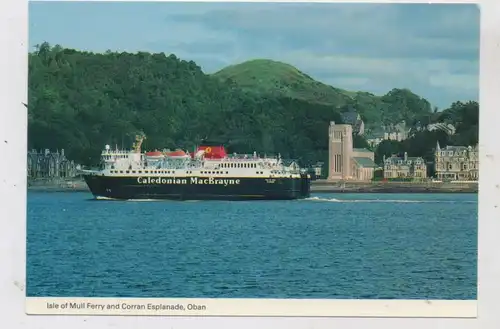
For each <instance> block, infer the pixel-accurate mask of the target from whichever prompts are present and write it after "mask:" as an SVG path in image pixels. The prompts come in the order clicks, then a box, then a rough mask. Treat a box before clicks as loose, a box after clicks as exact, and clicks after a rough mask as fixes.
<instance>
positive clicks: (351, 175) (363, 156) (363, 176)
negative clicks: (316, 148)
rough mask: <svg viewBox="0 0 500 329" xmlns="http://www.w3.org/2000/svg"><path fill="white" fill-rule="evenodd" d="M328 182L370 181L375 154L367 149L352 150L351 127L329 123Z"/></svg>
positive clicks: (373, 168) (374, 166)
mask: <svg viewBox="0 0 500 329" xmlns="http://www.w3.org/2000/svg"><path fill="white" fill-rule="evenodd" d="M328 135H329V150H328V159H329V161H328V180H330V181H340V180H342V181H344V180H350V181H370V180H371V179H372V178H373V173H374V170H375V168H376V167H377V165H376V164H375V162H374V158H375V154H374V153H373V152H371V151H369V150H367V149H357V148H353V139H352V135H353V130H352V126H351V125H347V124H340V125H339V124H335V122H333V121H332V122H330V127H329V133H328Z"/></svg>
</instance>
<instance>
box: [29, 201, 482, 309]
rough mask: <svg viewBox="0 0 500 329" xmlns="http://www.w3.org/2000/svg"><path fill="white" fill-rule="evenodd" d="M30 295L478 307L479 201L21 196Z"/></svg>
mask: <svg viewBox="0 0 500 329" xmlns="http://www.w3.org/2000/svg"><path fill="white" fill-rule="evenodd" d="M27 272H28V273H27V275H28V277H27V279H28V281H27V294H28V296H73V297H76V296H84V297H106V296H116V297H142V296H143V297H243V298H251V297H266V298H405V299H424V298H426V299H427V298H428V299H475V298H476V287H477V284H476V283H477V195H463V194H460V195H459V194H446V195H445V194H442V195H439V194H325V195H321V194H317V195H314V197H313V198H311V199H310V200H300V201H265V202H260V201H254V202H215V201H200V202H174V201H141V202H139V201H124V202H120V201H94V200H90V194H88V193H40V192H30V193H29V194H28V258H27Z"/></svg>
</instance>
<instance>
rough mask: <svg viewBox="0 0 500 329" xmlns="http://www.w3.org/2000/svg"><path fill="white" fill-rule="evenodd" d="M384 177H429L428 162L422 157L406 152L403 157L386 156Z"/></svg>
mask: <svg viewBox="0 0 500 329" xmlns="http://www.w3.org/2000/svg"><path fill="white" fill-rule="evenodd" d="M383 161H384V178H386V179H391V178H413V179H424V178H427V164H426V163H425V160H424V159H423V158H422V157H408V153H407V152H405V153H404V156H403V157H398V156H391V157H388V158H386V157H385V156H384V160H383Z"/></svg>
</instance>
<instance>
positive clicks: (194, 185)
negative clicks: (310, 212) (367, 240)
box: [84, 174, 311, 200]
mask: <svg viewBox="0 0 500 329" xmlns="http://www.w3.org/2000/svg"><path fill="white" fill-rule="evenodd" d="M84 178H85V182H86V183H87V185H88V187H89V189H90V191H91V192H92V194H93V195H94V197H96V198H109V199H118V200H131V199H167V200H293V199H303V198H308V197H309V196H310V183H311V182H310V177H309V176H308V175H306V174H303V175H301V176H300V177H297V178H292V177H286V178H263V177H255V178H244V177H241V178H238V177H233V178H227V177H210V178H209V177H179V178H173V177H144V176H135V177H131V176H104V175H100V174H85V175H84Z"/></svg>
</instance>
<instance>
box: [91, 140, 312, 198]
mask: <svg viewBox="0 0 500 329" xmlns="http://www.w3.org/2000/svg"><path fill="white" fill-rule="evenodd" d="M145 138H146V137H145V136H144V135H138V136H136V142H135V143H134V145H133V147H132V149H131V150H119V149H118V148H115V149H114V150H113V149H112V148H111V147H110V146H109V145H105V147H104V150H103V151H102V153H101V164H100V168H99V169H96V170H82V172H81V174H82V176H83V177H84V179H85V182H86V184H87V185H88V187H89V189H90V191H91V193H92V194H93V195H94V197H95V198H97V199H116V200H130V199H171V200H293V199H303V198H308V197H309V196H310V190H311V176H310V174H308V173H307V171H306V170H304V169H301V168H300V167H299V165H298V164H297V162H296V161H290V160H288V161H286V160H284V159H282V158H281V156H279V155H278V156H275V157H271V156H258V155H257V153H256V152H254V153H253V154H227V152H226V149H225V147H224V145H222V144H219V143H210V142H204V143H203V144H202V145H199V146H198V147H197V148H196V149H195V151H193V152H192V153H190V152H186V151H183V150H174V151H169V150H163V151H158V150H155V151H151V152H142V151H141V146H142V143H143V141H144V139H145Z"/></svg>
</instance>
